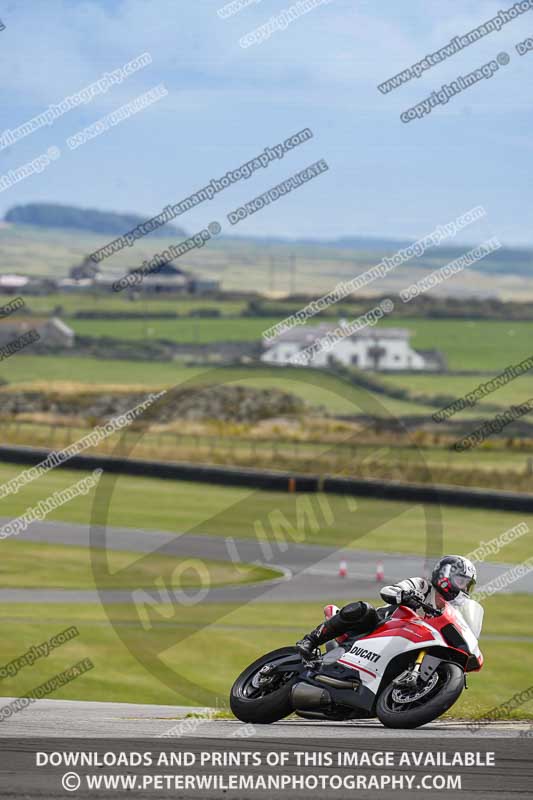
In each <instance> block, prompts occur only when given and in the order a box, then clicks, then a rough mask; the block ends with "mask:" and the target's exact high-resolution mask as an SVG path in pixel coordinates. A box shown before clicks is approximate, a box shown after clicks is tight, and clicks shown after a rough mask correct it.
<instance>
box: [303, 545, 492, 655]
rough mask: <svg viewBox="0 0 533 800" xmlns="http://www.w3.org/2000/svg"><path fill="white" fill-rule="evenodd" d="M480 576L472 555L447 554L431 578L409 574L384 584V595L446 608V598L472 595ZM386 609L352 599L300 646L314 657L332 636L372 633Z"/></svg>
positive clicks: (416, 605)
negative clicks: (472, 560)
mask: <svg viewBox="0 0 533 800" xmlns="http://www.w3.org/2000/svg"><path fill="white" fill-rule="evenodd" d="M476 579H477V573H476V568H475V566H474V565H473V564H472V562H471V561H470V560H469V559H468V558H465V557H464V556H443V558H440V559H439V560H438V561H437V563H436V564H435V566H434V567H433V572H432V573H431V580H430V581H427V580H426V579H425V578H406V579H405V580H403V581H400V582H399V583H395V584H393V585H392V586H384V587H383V589H381V591H380V595H381V597H382V599H383V600H385V602H386V603H388V604H389V605H390V606H396V605H400V604H401V603H402V604H404V605H409V606H410V607H412V608H414V609H415V610H416V609H417V608H419V607H420V602H422V603H427V604H429V605H431V606H434V607H435V608H442V607H443V606H444V601H445V600H446V601H453V600H459V599H460V596H461V595H462V596H463V597H464V596H465V595H466V596H468V595H469V594H470V591H471V590H472V588H473V587H474V586H475V583H476ZM417 601H418V602H417ZM384 611H385V612H388V611H389V609H388V608H387V609H378V610H377V611H376V609H375V608H374V607H373V606H371V605H370V604H369V603H364V602H363V601H358V602H355V603H349V604H348V605H347V606H344V607H343V608H341V610H340V611H339V612H338V613H336V614H335V615H334V616H332V617H330V618H329V619H327V620H326V621H325V622H323V623H322V624H321V625H319V626H318V628H315V630H314V631H311V633H308V634H307V636H304V638H303V639H301V640H300V641H299V642H296V647H297V649H298V651H299V652H300V653H301V654H302V655H303V656H304V657H306V658H310V657H311V656H312V654H313V652H314V651H315V650H316V648H317V647H319V646H320V645H321V644H325V642H328V641H329V640H330V639H334V638H337V637H338V636H342V635H343V634H350V635H351V636H354V635H359V634H363V633H370V631H371V630H373V629H374V628H375V627H377V625H378V624H379V623H380V622H381V621H382V616H383V612H384ZM380 612H381V615H380ZM419 613H421V616H423V615H424V614H423V612H419Z"/></svg>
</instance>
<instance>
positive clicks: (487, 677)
mask: <svg viewBox="0 0 533 800" xmlns="http://www.w3.org/2000/svg"><path fill="white" fill-rule="evenodd" d="M327 599H328V600H330V601H334V599H335V598H327ZM370 600H371V601H374V602H375V598H370ZM485 608H486V611H485V624H484V631H483V634H482V637H481V648H482V650H483V653H484V656H485V665H484V667H483V669H482V670H481V672H480V673H479V674H474V675H472V676H471V677H470V679H469V689H468V691H466V692H464V693H463V695H462V696H461V698H460V700H459V701H458V703H457V704H456V705H455V706H454V707H453V709H452V710H451V711H450V712H448V716H453V717H478V716H482V715H483V714H484V713H487V712H489V711H490V710H491V709H493V708H494V707H495V706H497V705H498V704H500V703H502V702H505V701H507V700H508V699H510V698H511V697H512V695H513V694H514V693H515V692H518V691H521V690H523V689H526V688H528V687H529V686H530V684H531V674H530V664H531V659H532V657H533V643H529V642H524V641H520V640H519V637H520V636H523V633H524V630H528V629H529V624H530V619H531V614H532V613H533V598H532V597H531V596H530V595H527V596H526V595H522V596H517V597H512V596H508V595H504V596H501V597H495V598H491V599H490V600H488V601H487V602H486V604H485ZM321 613H322V611H321V607H320V603H316V604H312V603H305V604H293V605H291V606H290V613H288V608H287V605H286V604H283V605H278V604H261V605H257V604H255V605H254V604H248V605H246V606H243V607H241V608H236V609H235V608H232V607H229V606H228V607H227V609H226V608H225V607H221V606H219V608H218V613H217V617H218V618H217V621H216V623H215V624H210V625H209V619H210V615H209V610H208V608H207V607H206V606H203V607H202V606H196V607H187V608H185V607H183V608H182V609H181V610H180V611H179V612H178V614H177V616H174V617H173V618H172V622H171V624H170V625H169V624H168V623H167V624H164V625H162V626H161V627H159V628H157V627H156V628H154V629H153V630H152V631H150V638H149V642H150V646H153V647H154V650H155V651H156V652H159V651H163V650H164V651H166V652H165V655H164V661H165V663H166V664H167V665H168V666H169V667H170V668H171V669H172V670H173V671H174V672H175V673H176V675H177V680H176V684H177V685H179V676H183V677H184V678H186V679H187V680H189V681H191V682H192V683H194V684H196V685H197V686H198V687H200V688H199V690H198V695H197V696H196V695H195V694H194V693H193V692H191V693H187V694H180V693H179V692H178V691H175V690H172V689H171V688H169V687H168V686H166V685H164V684H163V683H162V682H160V681H159V680H158V679H157V676H156V675H154V674H152V673H151V672H150V670H149V669H146V668H145V667H144V666H142V665H141V664H140V663H139V662H138V661H137V659H136V658H135V656H134V655H133V652H134V651H135V649H134V648H135V646H136V647H140V646H142V633H140V634H138V635H139V636H140V639H137V640H135V639H134V635H133V633H132V627H131V625H132V621H133V620H135V619H136V616H135V611H134V609H133V608H132V607H131V606H120V607H115V608H114V611H113V617H114V620H115V622H114V625H115V627H113V626H112V625H111V624H110V622H109V620H108V619H107V617H106V613H105V611H104V609H103V608H101V607H100V606H96V605H68V606H67V605H61V604H57V605H55V604H54V605H53V606H47V607H45V608H44V609H43V607H42V606H41V607H39V608H37V607H35V606H32V605H27V604H16V605H10V606H9V607H7V606H5V607H4V608H3V611H2V616H1V617H0V630H1V632H2V639H3V647H2V661H1V663H0V667H1V666H3V665H5V664H7V663H9V662H10V660H12V659H14V658H16V657H17V656H20V655H22V654H23V653H24V652H25V651H26V650H27V649H29V648H30V647H31V645H32V644H38V643H40V642H42V641H44V640H46V639H47V638H49V637H51V636H53V635H55V634H57V633H59V632H60V631H62V630H64V629H65V628H67V627H69V626H70V625H73V624H75V625H76V626H77V627H78V628H79V631H80V636H79V637H77V638H76V639H73V640H72V641H70V642H68V643H67V644H65V645H63V646H62V647H59V648H57V649H55V650H53V651H52V653H51V655H50V656H49V657H48V658H46V659H40V660H39V661H37V662H36V663H35V664H34V665H33V667H31V668H25V669H23V670H21V671H20V672H19V673H18V675H16V677H14V678H7V679H5V680H3V681H2V694H4V696H20V695H22V694H24V693H25V692H27V691H30V690H31V689H32V688H33V687H35V686H38V685H40V683H42V682H43V681H45V680H46V679H48V678H50V677H52V676H53V675H55V674H57V673H58V672H61V671H62V670H63V669H66V668H67V667H69V666H71V665H72V664H74V663H76V662H77V661H79V660H81V659H83V658H91V659H92V661H93V663H94V666H95V668H94V669H93V670H91V671H90V672H88V673H86V674H85V675H83V676H82V677H80V678H78V680H76V681H75V682H73V683H71V684H68V685H66V686H64V687H62V688H61V689H60V690H58V691H57V692H55V693H54V695H53V697H54V698H57V699H59V698H62V699H77V700H107V701H120V702H133V703H168V704H173V703H174V704H180V705H181V704H185V705H189V704H190V705H195V704H199V703H203V699H202V691H201V690H202V689H208V690H210V691H211V692H213V693H215V694H216V695H217V696H218V697H219V698H220V701H221V703H223V702H224V701H227V697H228V692H229V688H230V686H231V684H232V682H233V680H234V679H235V678H236V677H237V675H238V674H239V672H240V671H241V670H242V669H243V668H244V667H245V666H247V665H248V664H249V663H250V662H251V661H253V660H254V659H255V658H257V657H258V656H259V655H261V654H263V653H266V652H268V651H270V650H272V649H274V648H276V647H281V646H284V645H287V644H292V643H293V642H295V641H296V639H298V638H299V637H300V636H301V635H302V634H303V633H304V632H307V631H308V630H310V629H311V628H312V627H315V626H316V624H317V623H318V622H319V621H320V617H321ZM206 625H207V626H208V627H203V626H206ZM184 626H185V627H184ZM191 626H192V627H191ZM195 626H198V627H197V630H196V629H195ZM188 631H190V633H189V632H188ZM483 635H485V636H487V638H486V639H484V638H483ZM490 636H502V637H505V639H506V640H505V641H503V642H500V641H497V640H494V639H491V638H489V637H490ZM515 636H516V639H514V637H515ZM172 645H174V646H172ZM177 716H178V715H177ZM532 716H533V704H532V703H531V702H529V703H527V704H525V705H523V706H521V707H519V708H517V709H515V710H514V711H512V712H511V717H513V718H521V719H524V718H525V719H531V718H532ZM171 725H172V723H171V722H169V727H171Z"/></svg>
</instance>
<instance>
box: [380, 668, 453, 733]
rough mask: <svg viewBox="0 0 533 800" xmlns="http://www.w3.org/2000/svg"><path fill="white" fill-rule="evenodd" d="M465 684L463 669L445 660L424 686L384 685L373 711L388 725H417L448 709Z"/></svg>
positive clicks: (416, 726)
mask: <svg viewBox="0 0 533 800" xmlns="http://www.w3.org/2000/svg"><path fill="white" fill-rule="evenodd" d="M464 685H465V684H464V673H463V670H462V669H461V668H460V667H458V666H457V664H450V663H448V662H445V661H444V662H442V663H441V664H439V666H438V667H437V669H436V671H435V672H434V673H433V676H432V677H431V678H430V679H429V681H427V683H426V684H425V685H422V686H416V687H409V688H404V687H401V686H394V684H392V683H391V684H389V686H387V687H385V689H384V690H383V691H382V692H381V694H380V696H379V698H378V702H377V705H376V714H377V716H378V718H379V720H380V721H381V722H382V723H383V725H386V726H387V728H418V727H419V726H420V725H425V724H426V723H428V722H432V720H434V719H437V717H440V716H441V715H442V714H444V712H445V711H447V710H448V709H449V708H451V706H453V704H454V703H455V701H456V700H457V699H458V697H459V695H460V694H461V692H462V691H463V689H464Z"/></svg>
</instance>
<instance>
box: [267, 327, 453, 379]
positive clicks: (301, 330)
mask: <svg viewBox="0 0 533 800" xmlns="http://www.w3.org/2000/svg"><path fill="white" fill-rule="evenodd" d="M345 324H346V323H345V321H344V320H341V321H340V322H339V323H337V324H328V323H321V324H320V325H303V326H298V327H295V328H292V329H291V330H289V331H285V332H284V333H282V334H280V335H279V336H277V337H276V339H275V340H273V341H272V342H268V343H267V344H265V345H264V352H263V354H262V356H261V360H262V361H264V362H266V363H268V364H291V363H294V361H293V360H292V359H293V357H294V356H297V355H298V353H301V352H302V351H305V350H306V349H307V348H309V346H310V345H312V344H313V343H314V342H317V341H319V340H322V339H324V337H326V336H327V335H328V334H332V333H333V332H334V331H335V330H336V329H337V328H338V327H339V326H342V325H345ZM410 337H411V334H410V332H409V331H408V330H406V329H405V328H381V329H380V330H377V329H375V328H365V329H363V330H361V331H358V332H357V333H353V334H349V335H347V336H345V337H343V338H342V339H340V340H339V341H337V342H336V343H335V344H334V345H333V346H332V347H331V349H325V348H323V349H321V350H318V348H317V350H318V351H317V352H315V354H314V355H313V356H312V357H311V359H310V360H309V361H308V364H309V366H312V367H326V366H328V364H330V363H331V361H332V359H334V360H336V361H339V362H340V363H341V364H344V365H345V366H353V367H357V368H359V369H364V370H380V371H381V370H383V371H385V370H421V371H423V370H425V371H439V370H443V369H445V363H444V359H443V357H442V355H441V354H440V353H438V352H436V351H433V350H425V351H419V350H414V349H413V348H412V347H411V345H410V344H409V339H410ZM307 352H308V353H309V351H307Z"/></svg>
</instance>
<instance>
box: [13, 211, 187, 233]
mask: <svg viewBox="0 0 533 800" xmlns="http://www.w3.org/2000/svg"><path fill="white" fill-rule="evenodd" d="M146 220H147V217H139V216H137V215H136V214H117V213H116V212H114V211H98V210H97V209H95V208H78V207H76V206H62V205H56V204H54V203H28V205H25V206H13V208H10V209H9V211H7V212H6V215H5V221H6V222H13V223H16V224H19V225H34V226H35V227H38V228H74V229H76V230H80V231H90V232H91V233H105V234H109V235H110V236H119V235H120V234H121V233H126V232H127V231H129V230H131V229H132V228H135V227H136V226H137V225H139V224H140V223H141V222H146ZM186 235H187V234H186V232H185V231H184V230H183V228H179V227H177V226H175V225H168V224H167V225H162V226H161V227H160V228H158V229H157V230H155V231H153V232H152V233H151V234H150V236H166V237H168V236H186Z"/></svg>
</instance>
